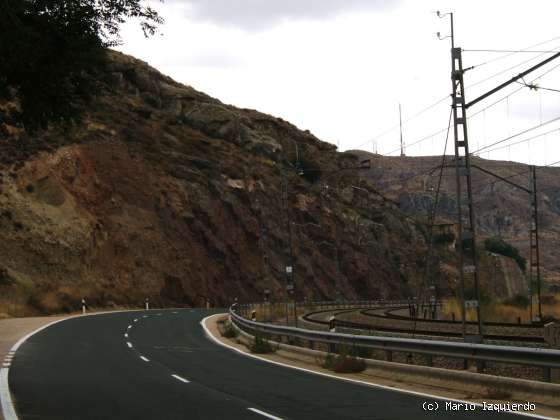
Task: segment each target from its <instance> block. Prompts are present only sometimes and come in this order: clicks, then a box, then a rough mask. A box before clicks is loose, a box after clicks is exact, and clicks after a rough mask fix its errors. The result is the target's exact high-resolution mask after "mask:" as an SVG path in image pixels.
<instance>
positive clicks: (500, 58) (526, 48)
mask: <svg viewBox="0 0 560 420" xmlns="http://www.w3.org/2000/svg"><path fill="white" fill-rule="evenodd" d="M557 39H560V36H557V37H554V38H551V39H548V40H546V41H542V42H538V43H536V44H533V45H529V46H528V47H525V48H522V49H521V50H520V51H525V50H529V49H531V48H536V47H540V46H542V45H545V44H548V43H549V42H552V41H556V40H557ZM463 51H465V50H463ZM515 54H517V53H516V52H510V53H508V54H505V55H502V56H500V57H496V58H493V59H491V60H488V61H485V62H483V63H479V64H477V65H475V66H474V67H475V68H476V67H481V66H483V65H486V64H490V63H494V62H496V61H499V60H503V59H505V58H508V57H511V56H512V55H515Z"/></svg>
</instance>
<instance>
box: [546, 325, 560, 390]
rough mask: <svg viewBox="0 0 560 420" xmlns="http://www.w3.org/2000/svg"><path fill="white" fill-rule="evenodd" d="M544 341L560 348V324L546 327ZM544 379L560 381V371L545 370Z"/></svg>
mask: <svg viewBox="0 0 560 420" xmlns="http://www.w3.org/2000/svg"><path fill="white" fill-rule="evenodd" d="M544 339H545V341H546V342H547V343H548V344H549V345H550V347H553V348H560V323H558V322H549V323H547V324H545V326H544ZM543 373H544V375H543V376H544V379H545V380H546V381H549V382H550V381H551V380H554V381H558V380H560V369H546V368H545V370H544V372H543Z"/></svg>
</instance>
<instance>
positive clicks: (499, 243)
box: [484, 238, 527, 271]
mask: <svg viewBox="0 0 560 420" xmlns="http://www.w3.org/2000/svg"><path fill="white" fill-rule="evenodd" d="M484 248H486V250H487V251H490V252H494V253H496V254H500V255H503V256H505V257H510V258H513V259H514V260H515V262H516V263H517V265H518V266H519V268H520V269H521V270H522V271H525V267H526V265H527V260H525V258H523V257H522V256H521V254H519V250H518V249H517V248H515V247H514V246H512V245H510V244H508V243H507V242H505V241H504V240H502V239H500V238H488V239H486V240H485V241H484Z"/></svg>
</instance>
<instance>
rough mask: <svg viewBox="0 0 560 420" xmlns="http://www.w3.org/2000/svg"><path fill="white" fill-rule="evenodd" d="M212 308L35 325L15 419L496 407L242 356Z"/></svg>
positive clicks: (383, 415) (329, 415) (23, 355)
mask: <svg viewBox="0 0 560 420" xmlns="http://www.w3.org/2000/svg"><path fill="white" fill-rule="evenodd" d="M216 312H217V311H207V310H190V309H186V310H165V311H157V310H151V311H149V312H142V311H139V312H123V313H113V314H104V315H97V316H88V317H79V318H72V319H69V320H66V321H64V322H60V323H58V324H55V325H53V326H51V327H49V328H47V329H45V330H43V331H40V332H39V333H37V334H35V335H33V336H32V337H31V338H29V339H28V340H27V341H26V342H25V343H24V344H23V345H22V346H21V347H20V349H19V350H18V351H17V353H16V355H15V357H14V359H13V362H12V365H11V368H10V371H9V383H10V389H11V391H12V397H13V400H14V404H15V407H16V411H17V412H18V414H19V417H20V419H24V420H27V419H29V420H31V419H57V420H59V419H80V420H83V419H96V420H97V419H264V418H267V417H268V418H282V419H337V420H338V419H417V418H422V417H424V416H426V417H428V416H429V417H438V418H454V419H459V418H464V419H467V418H468V419H471V420H472V419H473V418H479V417H490V416H491V417H492V418H496V417H499V416H497V413H495V412H482V411H480V410H477V411H476V412H472V411H445V410H443V409H442V408H441V407H442V406H444V405H445V402H443V401H438V403H439V405H440V410H439V411H437V412H432V413H428V412H425V411H423V409H422V403H423V402H424V401H430V400H429V399H427V398H422V397H418V396H413V395H407V394H403V393H398V392H390V391H386V390H382V389H378V388H374V387H369V386H366V385H360V384H353V383H348V382H344V381H340V380H336V379H330V378H326V377H322V376H318V375H314V374H311V373H306V372H302V371H298V370H294V369H290V368H285V367H281V366H276V365H272V364H269V363H266V362H262V361H259V360H255V359H252V358H248V357H245V356H243V355H241V354H239V353H236V352H233V351H231V350H229V349H227V348H224V347H222V346H220V345H217V344H216V343H214V342H213V341H211V340H210V339H209V338H208V337H206V336H205V333H204V331H203V329H202V327H201V326H200V324H199V323H200V321H201V319H203V318H204V317H206V316H208V315H210V314H212V313H216ZM431 401H432V402H433V401H434V400H431ZM502 416H503V417H505V415H502ZM508 417H510V418H511V416H508ZM516 418H519V417H517V416H516Z"/></svg>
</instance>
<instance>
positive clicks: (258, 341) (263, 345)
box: [249, 334, 274, 354]
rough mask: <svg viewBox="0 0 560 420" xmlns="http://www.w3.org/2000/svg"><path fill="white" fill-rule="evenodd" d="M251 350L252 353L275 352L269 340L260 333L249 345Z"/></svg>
mask: <svg viewBox="0 0 560 420" xmlns="http://www.w3.org/2000/svg"><path fill="white" fill-rule="evenodd" d="M249 350H250V351H251V353H257V354H266V353H274V348H272V346H271V345H270V343H269V342H268V340H267V339H266V338H264V337H263V336H262V335H260V334H256V335H255V339H254V340H253V342H252V343H251V344H250V345H249Z"/></svg>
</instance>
